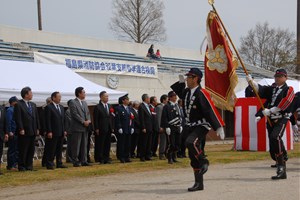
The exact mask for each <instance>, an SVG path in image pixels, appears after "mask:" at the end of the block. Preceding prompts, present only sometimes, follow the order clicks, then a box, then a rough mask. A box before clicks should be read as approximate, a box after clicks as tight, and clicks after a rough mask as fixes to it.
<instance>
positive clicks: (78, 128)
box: [70, 87, 91, 167]
mask: <svg viewBox="0 0 300 200" xmlns="http://www.w3.org/2000/svg"><path fill="white" fill-rule="evenodd" d="M75 96H76V98H75V99H74V100H72V101H71V102H70V113H71V128H70V131H71V132H72V134H73V135H72V161H73V166H74V167H80V166H90V164H89V163H88V162H87V139H88V127H89V125H90V123H91V117H90V112H89V108H88V106H87V103H86V102H85V100H84V99H85V91H84V88H83V87H78V88H76V89H75ZM79 153H80V154H79ZM78 158H79V159H78Z"/></svg>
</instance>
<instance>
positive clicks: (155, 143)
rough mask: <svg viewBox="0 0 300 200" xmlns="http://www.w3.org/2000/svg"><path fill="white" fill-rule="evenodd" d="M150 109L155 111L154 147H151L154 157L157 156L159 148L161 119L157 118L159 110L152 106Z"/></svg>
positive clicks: (153, 114) (153, 113)
mask: <svg viewBox="0 0 300 200" xmlns="http://www.w3.org/2000/svg"><path fill="white" fill-rule="evenodd" d="M150 109H151V110H153V112H152V118H153V120H152V122H153V134H152V145H151V152H152V155H156V151H157V147H158V135H159V128H160V127H159V124H160V123H159V119H158V116H157V109H156V107H154V106H153V105H150Z"/></svg>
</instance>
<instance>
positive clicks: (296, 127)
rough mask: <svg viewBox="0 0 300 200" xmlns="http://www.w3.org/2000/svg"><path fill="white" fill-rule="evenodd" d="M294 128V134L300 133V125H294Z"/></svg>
mask: <svg viewBox="0 0 300 200" xmlns="http://www.w3.org/2000/svg"><path fill="white" fill-rule="evenodd" d="M292 128H293V132H294V134H297V133H298V131H299V128H298V125H297V124H295V125H293V126H292Z"/></svg>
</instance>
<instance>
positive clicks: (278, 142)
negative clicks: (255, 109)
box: [267, 118, 288, 164]
mask: <svg viewBox="0 0 300 200" xmlns="http://www.w3.org/2000/svg"><path fill="white" fill-rule="evenodd" d="M287 122H288V119H285V118H282V119H279V120H272V126H270V125H269V124H268V123H267V129H268V135H269V147H270V155H271V157H272V159H274V158H275V159H274V160H278V157H283V154H284V152H286V150H285V146H284V143H283V141H282V139H281V138H282V136H283V134H284V131H285V127H286V124H287ZM281 160H282V159H281ZM279 164H281V163H279Z"/></svg>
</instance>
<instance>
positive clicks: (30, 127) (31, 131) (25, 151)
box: [14, 100, 40, 171]
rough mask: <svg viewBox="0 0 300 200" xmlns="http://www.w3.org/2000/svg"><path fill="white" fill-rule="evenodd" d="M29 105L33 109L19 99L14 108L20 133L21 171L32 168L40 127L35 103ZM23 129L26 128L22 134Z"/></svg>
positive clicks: (17, 130)
mask: <svg viewBox="0 0 300 200" xmlns="http://www.w3.org/2000/svg"><path fill="white" fill-rule="evenodd" d="M29 106H30V107H31V109H30V108H29V107H28V105H27V104H26V103H25V101H24V100H19V101H18V103H17V104H16V106H15V109H14V117H15V121H16V132H17V133H18V149H19V162H18V168H19V170H21V171H22V170H32V162H33V155H34V147H35V146H34V140H35V136H36V135H37V131H38V129H39V127H40V125H39V117H38V112H37V108H36V105H35V103H32V102H29ZM21 130H24V132H25V134H24V135H21V134H20V131H21Z"/></svg>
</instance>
